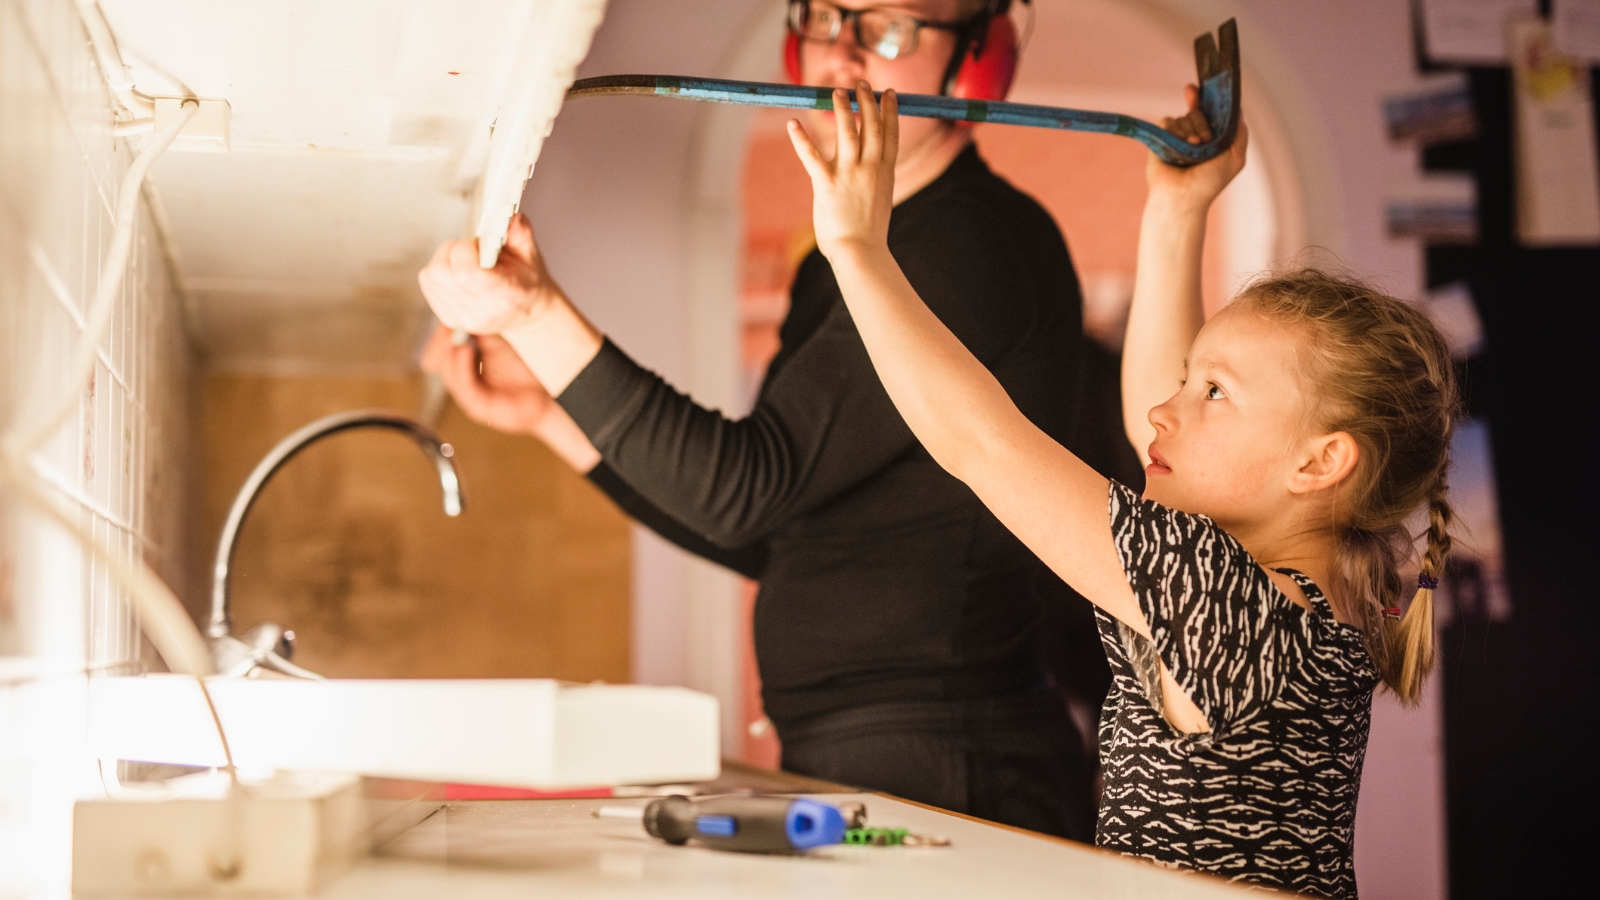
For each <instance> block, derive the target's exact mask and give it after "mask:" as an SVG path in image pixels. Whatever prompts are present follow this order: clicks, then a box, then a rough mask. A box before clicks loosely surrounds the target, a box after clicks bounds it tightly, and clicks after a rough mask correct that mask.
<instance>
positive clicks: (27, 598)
mask: <svg viewBox="0 0 1600 900" xmlns="http://www.w3.org/2000/svg"><path fill="white" fill-rule="evenodd" d="M112 125H113V114H112V100H111V97H110V95H109V93H108V92H107V89H106V87H105V80H104V78H103V76H102V75H101V72H100V70H99V68H98V67H97V65H96V63H95V59H94V54H93V52H92V50H91V47H90V45H89V43H88V36H87V33H86V32H85V30H84V28H83V25H82V22H81V20H80V19H79V15H78V11H77V9H76V8H75V6H74V4H73V3H72V0H27V2H24V0H0V427H9V426H10V425H11V424H12V423H14V422H15V421H16V418H17V416H18V414H19V412H21V411H22V410H23V409H25V408H26V407H27V406H28V405H29V404H37V403H39V402H41V401H43V400H45V399H46V398H47V397H53V396H55V392H57V391H60V390H62V389H63V387H64V384H63V382H64V379H65V378H66V377H67V375H66V373H67V370H68V365H69V362H68V361H69V359H70V357H71V354H72V352H73V349H74V348H75V347H76V345H77V343H78V341H79V339H80V336H81V333H82V328H83V318H84V314H85V309H86V307H87V305H88V302H89V299H90V297H91V296H92V295H93V293H94V291H95V289H96V285H97V284H98V282H99V276H100V266H101V259H102V257H103V256H104V254H105V252H106V249H107V247H108V245H109V244H110V241H111V234H112V210H113V207H114V204H115V202H116V199H117V191H118V189H119V187H120V183H121V180H122V176H123V173H124V171H125V170H126V169H127V167H128V164H129V162H130V161H131V158H132V156H131V153H130V151H129V147H128V144H127V142H126V141H125V140H122V139H118V138H115V137H114V136H113V134H112ZM183 321H184V316H183V308H182V303H181V299H180V298H179V297H178V296H177V294H176V293H175V291H174V289H173V286H172V279H171V278H170V277H169V273H168V268H167V264H166V259H165V256H164V250H163V246H162V242H161V240H160V238H159V235H158V232H157V230H156V229H155V227H154V224H153V222H152V219H151V217H150V214H149V211H148V205H147V204H146V205H145V207H144V208H143V211H142V212H141V215H140V218H139V222H138V225H137V227H136V231H135V239H134V251H133V254H132V258H131V262H130V265H129V269H128V272H127V276H126V278H125V280H124V282H123V287H122V296H121V298H120V300H119V302H118V305H117V308H116V313H115V316H114V318H113V320H112V325H111V330H110V334H109V336H108V337H107V339H106V340H105V342H104V343H103V344H102V346H101V351H100V354H99V361H98V362H97V364H96V366H95V371H94V377H93V380H92V383H91V384H90V385H88V386H87V387H86V388H85V389H84V390H83V391H82V392H81V394H80V399H79V406H78V411H77V414H76V415H75V416H74V417H72V418H71V419H69V420H68V422H67V424H65V425H63V426H62V427H61V428H60V429H59V431H58V432H57V433H56V434H55V435H54V436H53V437H52V438H51V439H50V441H49V442H48V443H47V444H46V445H45V446H44V447H43V448H42V449H41V450H40V451H39V452H38V453H36V454H35V455H34V459H33V463H34V466H33V468H34V470H35V472H36V473H37V474H38V475H39V477H40V478H41V479H42V481H44V482H45V483H47V484H48V486H49V487H48V490H49V491H50V493H52V494H53V495H54V496H55V497H56V498H57V499H58V500H59V501H60V502H61V503H62V504H63V506H64V508H67V509H69V510H71V511H72V513H73V514H75V515H76V516H77V518H78V521H79V522H80V523H81V524H82V525H84V526H85V527H86V528H88V529H90V530H92V531H93V533H94V534H95V535H96V536H97V537H98V538H100V539H102V540H103V541H105V542H107V543H108V544H110V545H111V546H113V547H115V548H117V549H118V550H120V551H121V552H123V553H127V554H130V555H142V556H143V558H144V559H146V560H147V561H149V562H150V563H151V564H152V565H153V566H154V567H155V569H156V570H157V571H158V572H159V573H160V574H161V575H162V576H163V577H165V578H168V579H169V582H170V583H172V584H173V586H174V588H177V589H178V591H179V594H180V596H181V595H182V593H183V592H182V585H181V584H180V583H178V579H181V578H182V575H183V572H184V571H185V567H184V558H183V557H184V538H183V531H182V525H183V522H182V521H181V519H182V517H183V515H184V513H185V512H186V507H187V501H186V497H187V496H188V489H189V485H190V480H191V479H190V477H189V471H188V469H189V465H188V458H189V456H188V451H187V449H186V446H185V442H186V441H187V432H188V426H187V421H186V420H187V415H188V405H189V402H188V397H189V390H188V379H189V359H190V351H189V344H188V341H187V339H186V337H185V335H184V328H183ZM121 594H122V592H121V590H120V589H119V588H118V587H117V585H116V584H115V583H113V581H112V580H111V578H110V576H109V574H108V573H107V571H106V569H105V568H104V567H103V566H100V565H96V564H95V563H93V562H92V561H90V560H89V559H88V558H87V556H86V555H85V554H84V553H83V552H82V551H81V550H80V549H79V548H78V546H77V545H76V543H75V542H74V541H73V540H72V539H71V538H70V537H68V536H67V535H65V534H63V533H61V532H60V531H59V530H58V529H56V528H54V527H52V526H49V525H47V524H45V523H43V521H42V520H41V519H40V518H38V517H37V516H35V515H33V514H31V513H28V512H26V511H24V510H22V509H20V508H19V507H18V506H17V505H16V504H15V503H10V502H8V501H7V499H6V498H5V496H4V495H3V494H0V844H4V845H5V847H6V852H4V853H0V859H10V860H16V861H17V864H18V865H20V866H21V867H22V868H20V869H16V870H12V871H7V869H9V868H10V866H11V864H10V863H0V884H3V885H7V888H5V889H0V895H8V894H7V890H9V888H10V887H11V886H24V893H25V894H26V893H27V890H26V887H25V886H26V885H27V884H28V883H29V882H30V881H31V880H32V878H33V876H38V875H40V873H45V875H44V876H41V877H46V880H47V881H48V879H49V877H53V875H54V874H55V873H59V872H60V871H61V869H60V868H59V867H58V866H57V865H55V864H53V863H52V862H51V861H50V857H51V856H52V855H58V854H59V853H60V852H61V851H62V848H63V847H65V846H66V845H67V842H65V841H63V840H61V839H60V838H61V837H62V836H61V835H60V834H59V833H57V831H56V829H58V828H59V827H60V826H61V825H62V821H61V820H60V817H59V807H58V805H57V804H56V803H55V802H54V801H55V800H56V799H57V796H56V795H57V793H58V792H59V791H70V790H73V789H76V788H78V787H81V784H79V783H78V782H79V779H80V777H81V775H82V771H81V762H82V761H81V760H76V759H74V756H75V754H74V753H73V747H72V744H73V741H74V737H73V733H74V729H75V728H76V729H81V727H82V721H81V720H82V716H81V713H80V714H79V715H78V716H77V721H76V722H73V721H72V716H71V715H70V699H71V697H72V691H73V690H74V688H73V686H72V685H73V684H74V683H81V677H78V676H75V675H73V674H71V673H75V672H81V671H83V670H85V669H89V670H91V671H92V670H105V669H106V668H113V669H114V668H120V667H123V666H128V665H133V664H136V663H137V661H138V657H139V646H140V642H139V638H138V635H137V632H136V630H135V628H134V622H133V620H132V617H131V616H130V614H129V612H128V610H127V607H126V606H125V605H124V603H123V602H122V600H121ZM62 701H66V702H67V709H65V710H64V709H62V708H61V702H62ZM74 765H77V769H74V768H73V767H74ZM69 796H70V795H69ZM67 811H68V812H69V813H70V807H67ZM66 821H67V822H70V818H69V819H67V820H66ZM35 849H36V850H39V851H40V853H38V854H36V853H32V852H30V851H32V850H35ZM41 854H42V855H41Z"/></svg>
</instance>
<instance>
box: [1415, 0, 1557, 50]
mask: <svg viewBox="0 0 1600 900" xmlns="http://www.w3.org/2000/svg"><path fill="white" fill-rule="evenodd" d="M1538 11H1539V3H1538V0H1422V37H1423V45H1424V47H1425V48H1426V50H1427V54H1428V59H1430V60H1432V61H1433V62H1436V63H1458V64H1461V65H1469V66H1474V65H1475V66H1503V65H1505V63H1506V22H1507V21H1508V20H1509V19H1511V18H1513V17H1519V16H1531V15H1535V14H1537V13H1538Z"/></svg>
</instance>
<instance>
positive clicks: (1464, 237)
mask: <svg viewBox="0 0 1600 900" xmlns="http://www.w3.org/2000/svg"><path fill="white" fill-rule="evenodd" d="M1384 218H1385V224H1386V226H1387V229H1388V232H1389V237H1391V238H1395V239H1404V238H1420V239H1422V240H1423V241H1425V242H1427V243H1430V244H1475V243H1477V242H1478V184H1477V182H1476V181H1475V180H1474V179H1473V177H1472V175H1470V174H1468V173H1465V172H1430V173H1428V174H1426V175H1413V176H1411V177H1409V178H1406V179H1405V180H1403V181H1397V182H1395V183H1393V184H1391V185H1389V189H1388V194H1387V198H1386V199H1385V201H1384Z"/></svg>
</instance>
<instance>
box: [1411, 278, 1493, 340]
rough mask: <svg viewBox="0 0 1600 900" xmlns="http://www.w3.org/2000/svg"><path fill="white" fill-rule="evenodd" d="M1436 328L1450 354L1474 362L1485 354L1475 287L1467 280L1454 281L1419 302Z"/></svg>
mask: <svg viewBox="0 0 1600 900" xmlns="http://www.w3.org/2000/svg"><path fill="white" fill-rule="evenodd" d="M1417 308H1419V309H1421V310H1422V312H1423V314H1425V315H1426V316H1427V317H1428V320H1429V321H1430V322H1432V323H1433V326H1434V327H1435V328H1437V329H1439V334H1440V335H1441V336H1443V337H1444V342H1445V344H1446V345H1448V346H1449V348H1450V355H1451V356H1452V357H1454V358H1456V359H1471V358H1472V357H1474V356H1477V355H1478V354H1479V353H1481V352H1483V344H1484V340H1483V319H1481V318H1480V317H1479V316H1478V304H1477V303H1476V302H1475V301H1474V300H1473V299H1472V288H1471V287H1470V286H1468V285H1467V283H1466V282H1465V281H1452V282H1451V283H1449V284H1446V285H1444V286H1442V287H1438V288H1435V289H1433V290H1431V291H1429V292H1428V293H1427V294H1426V295H1424V296H1423V297H1422V299H1421V300H1419V301H1418V302H1417Z"/></svg>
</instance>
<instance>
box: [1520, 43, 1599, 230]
mask: <svg viewBox="0 0 1600 900" xmlns="http://www.w3.org/2000/svg"><path fill="white" fill-rule="evenodd" d="M1507 43H1508V49H1509V52H1510V55H1511V71H1512V79H1511V83H1512V93H1513V96H1512V105H1513V106H1514V107H1515V108H1516V114H1515V122H1516V126H1515V127H1516V134H1515V138H1514V140H1513V143H1512V155H1513V159H1514V160H1515V166H1516V196H1517V210H1516V221H1517V239H1518V240H1519V241H1520V242H1521V243H1522V244H1524V245H1527V246H1531V247H1553V246H1567V247H1570V246H1597V245H1600V154H1597V153H1596V151H1595V119H1594V99H1593V96H1592V94H1591V90H1590V83H1589V69H1588V67H1587V66H1586V65H1583V64H1581V63H1580V62H1578V61H1577V60H1574V59H1573V58H1571V57H1569V56H1566V55H1564V54H1562V53H1559V52H1558V51H1557V50H1556V49H1555V46H1554V44H1553V42H1552V34H1551V27H1550V25H1549V24H1548V23H1547V22H1545V21H1544V20H1542V19H1538V18H1527V19H1517V20H1514V21H1513V22H1512V23H1511V25H1510V26H1509V28H1508V30H1507Z"/></svg>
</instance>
